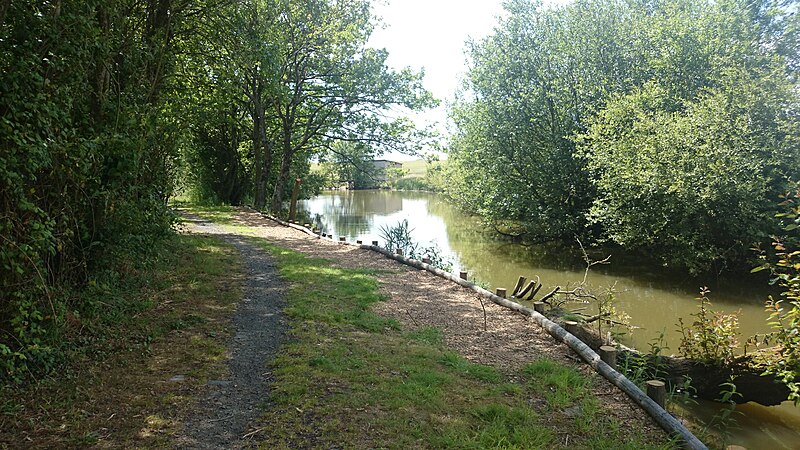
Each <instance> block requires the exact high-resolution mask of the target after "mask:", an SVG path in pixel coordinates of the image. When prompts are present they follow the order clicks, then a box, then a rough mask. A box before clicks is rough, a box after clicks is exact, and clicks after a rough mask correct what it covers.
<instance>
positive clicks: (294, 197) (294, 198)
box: [289, 178, 303, 222]
mask: <svg viewBox="0 0 800 450" xmlns="http://www.w3.org/2000/svg"><path fill="white" fill-rule="evenodd" d="M302 183H303V180H301V179H300V178H297V179H295V180H294V189H292V202H291V203H290V204H289V221H290V222H291V221H293V220H294V216H295V214H296V213H297V196H298V195H299V194H300V185H301V184H302Z"/></svg>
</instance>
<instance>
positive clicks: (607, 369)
mask: <svg viewBox="0 0 800 450" xmlns="http://www.w3.org/2000/svg"><path fill="white" fill-rule="evenodd" d="M250 209H252V208H250ZM253 211H255V210H253ZM256 212H258V211H256ZM260 214H261V215H263V216H264V217H266V218H268V219H270V220H272V221H275V222H277V223H278V224H280V225H283V226H287V227H290V228H294V229H296V230H298V231H301V232H304V233H306V234H309V235H311V236H315V237H316V238H317V239H319V238H320V236H319V235H317V234H316V233H314V232H313V231H311V230H309V229H308V228H305V227H303V226H300V225H295V224H292V223H288V222H284V221H282V220H280V219H278V218H276V217H273V216H271V215H269V214H267V213H263V212H261V213H260ZM340 244H344V245H350V246H354V247H358V248H360V249H363V250H371V251H374V252H377V253H380V254H382V255H383V256H385V257H387V258H390V259H393V260H395V261H397V262H400V263H402V264H405V265H408V266H411V267H414V268H416V269H420V270H426V271H428V272H430V273H432V274H434V275H437V276H438V277H440V278H444V279H446V280H449V281H452V282H454V283H457V284H459V285H461V286H463V287H465V288H468V289H471V290H472V291H474V292H475V293H476V294H478V295H480V296H481V297H482V298H484V299H487V300H490V301H492V302H493V303H495V304H497V305H500V306H504V307H506V308H508V309H511V310H512V311H516V312H518V313H520V314H522V315H525V316H528V317H530V318H531V319H533V321H534V322H536V323H537V324H538V325H539V326H541V327H542V328H544V329H545V330H546V331H547V332H548V333H549V334H550V335H551V336H553V337H554V338H556V339H558V340H559V341H561V342H563V343H565V344H567V346H568V347H569V348H571V349H572V350H573V351H575V353H577V354H578V356H580V357H581V359H583V360H584V361H585V362H586V363H587V364H589V366H591V367H592V368H593V369H594V370H595V371H596V372H597V373H599V374H600V375H602V376H603V378H605V379H607V380H608V381H609V382H611V384H613V385H614V386H616V387H617V388H619V389H620V390H621V391H622V392H624V393H625V394H627V395H628V397H630V398H631V399H632V400H633V401H634V402H635V403H636V404H637V405H638V406H639V407H640V408H642V409H644V410H645V412H647V414H649V415H650V417H652V418H653V420H655V421H656V423H657V424H658V425H659V426H660V427H661V428H663V429H664V430H665V431H666V432H667V433H669V434H671V435H673V436H678V437H680V439H681V440H683V441H684V443H685V446H686V448H689V449H692V450H708V447H706V445H705V444H703V442H702V441H700V439H698V438H697V437H696V436H695V435H694V434H692V432H691V431H689V429H688V428H686V427H685V426H684V425H683V424H682V423H681V422H680V421H679V420H678V419H676V418H675V417H673V416H672V415H671V414H670V413H669V412H667V411H666V410H665V409H664V408H662V407H661V406H659V405H658V403H656V402H655V401H653V399H651V398H650V397H648V396H647V395H646V394H645V393H644V392H642V390H641V389H639V387H638V386H637V385H636V384H634V383H633V382H632V381H631V380H629V379H628V378H626V377H625V375H623V374H621V373H620V372H617V371H616V370H615V369H614V368H612V367H611V366H609V365H608V364H606V363H605V362H604V361H603V360H602V359H601V358H600V355H598V354H597V353H596V352H595V351H594V350H592V348H591V347H589V346H588V345H586V344H585V343H584V342H583V341H581V340H580V339H578V338H577V337H575V336H574V335H572V334H570V333H569V332H567V330H565V329H564V328H562V327H561V326H560V325H558V324H557V323H555V322H553V321H552V320H550V319H548V318H547V317H545V316H544V315H542V314H540V313H538V312H536V311H534V310H533V309H531V308H528V307H525V306H523V305H521V304H519V303H517V302H514V301H511V300H508V299H505V298H502V297H499V296H497V295H495V294H493V293H491V292H489V291H487V290H486V289H483V288H482V287H480V286H478V285H476V284H475V283H472V282H469V281H467V280H464V279H462V278H459V277H458V276H455V275H454V274H451V273H449V272H445V271H443V270H441V269H439V268H438V267H434V266H432V265H430V264H425V263H423V262H421V261H417V260H415V259H411V258H407V257H405V256H400V255H396V254H394V253H392V252H390V251H388V250H385V249H383V248H380V247H378V246H375V245H367V244H354V243H350V242H343V243H340Z"/></svg>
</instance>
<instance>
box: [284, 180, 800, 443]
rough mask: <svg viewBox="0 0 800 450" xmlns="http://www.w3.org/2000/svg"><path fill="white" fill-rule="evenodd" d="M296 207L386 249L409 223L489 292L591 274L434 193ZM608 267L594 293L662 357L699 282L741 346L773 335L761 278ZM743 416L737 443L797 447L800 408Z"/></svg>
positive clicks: (322, 200) (593, 280) (338, 196)
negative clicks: (730, 319)
mask: <svg viewBox="0 0 800 450" xmlns="http://www.w3.org/2000/svg"><path fill="white" fill-rule="evenodd" d="M299 209H300V210H301V211H303V212H305V213H306V214H308V215H309V216H311V217H314V216H318V217H319V220H320V221H321V222H322V224H323V226H324V227H325V230H326V232H327V233H331V234H333V235H335V236H337V237H338V236H347V237H348V240H356V239H361V240H363V241H364V242H371V241H374V240H377V241H379V242H380V243H381V244H383V242H382V239H381V238H380V231H379V230H380V228H381V227H382V226H393V225H396V224H397V223H398V222H400V221H401V220H403V219H408V221H409V225H410V228H412V229H413V231H412V236H413V237H414V239H415V240H416V241H417V242H420V243H422V244H423V245H425V246H427V244H428V243H430V242H435V243H436V244H437V245H438V246H439V247H440V248H441V249H442V251H443V253H444V254H445V255H447V256H449V257H450V258H451V260H452V261H453V263H454V268H453V270H454V271H455V272H457V271H459V270H466V271H468V272H469V276H470V279H477V280H480V281H482V282H485V283H487V284H488V285H489V286H491V288H492V289H493V288H496V287H505V288H507V289H508V290H509V292H510V291H511V290H512V289H513V287H514V284H515V283H516V281H517V278H518V277H519V276H520V275H523V276H526V277H528V278H529V279H530V278H532V277H535V276H539V277H540V278H541V281H542V283H543V284H544V287H543V288H542V291H546V290H549V289H552V288H553V287H555V286H561V287H562V288H565V287H569V286H574V285H576V284H577V283H578V282H580V281H581V280H582V279H583V277H584V271H585V265H584V263H583V260H582V258H581V256H580V253H579V252H578V249H577V248H575V249H572V250H570V249H567V250H564V249H560V250H559V249H547V248H544V247H525V246H522V245H519V244H511V243H508V242H505V241H502V240H498V239H496V238H495V237H494V235H493V233H491V232H489V231H487V230H486V229H484V227H483V226H482V225H481V223H480V220H479V219H477V218H474V217H470V216H466V215H464V214H462V213H460V212H459V211H458V210H456V209H455V208H454V207H453V206H452V205H450V204H449V203H448V202H447V201H446V199H445V198H444V197H441V196H439V195H436V194H429V193H419V192H394V191H333V192H326V193H323V194H322V195H320V196H318V197H315V198H313V199H311V200H305V201H302V202H301V204H300V207H299ZM576 247H577V244H576ZM603 256H605V255H603ZM611 261H612V264H610V265H604V266H594V267H593V268H592V270H591V271H590V272H589V275H588V277H587V283H588V285H589V286H591V287H592V288H594V289H595V290H602V289H605V288H607V287H611V286H613V288H614V290H615V292H616V303H615V305H616V308H617V309H618V310H620V311H624V312H625V313H626V314H627V315H629V316H630V322H631V324H633V325H635V326H636V327H638V328H637V329H635V330H634V331H632V332H631V333H630V335H629V336H627V337H626V338H625V339H624V340H625V342H626V343H627V344H629V345H633V346H635V347H637V348H640V349H643V350H647V349H648V348H649V343H651V342H654V341H655V340H656V339H657V338H658V337H659V336H660V335H662V334H663V339H662V342H661V344H660V345H661V346H662V347H665V348H666V349H665V350H664V352H665V353H667V354H669V353H676V352H677V348H678V342H679V336H680V335H679V333H678V332H677V328H678V326H677V323H678V319H679V318H681V317H682V318H683V320H684V322H689V323H690V322H691V321H692V320H693V318H692V317H691V316H690V314H692V313H694V312H696V311H697V300H696V299H695V298H696V297H697V292H698V290H699V287H700V283H701V282H702V283H704V284H707V285H711V289H712V292H711V294H710V298H711V301H712V303H713V306H712V307H713V308H714V309H715V310H718V311H724V312H730V313H738V314H739V324H740V326H741V330H742V335H743V337H742V338H741V339H740V341H743V340H745V339H747V337H749V336H751V335H753V334H755V333H764V332H766V331H768V328H767V326H766V321H765V318H766V314H765V313H764V307H763V301H764V299H765V298H766V296H767V291H766V286H764V283H763V280H759V279H756V278H755V277H754V278H753V279H749V278H746V279H738V280H735V281H728V282H719V283H718V282H717V280H710V281H705V280H702V281H697V280H692V279H690V278H689V277H675V276H674V275H668V274H666V273H665V271H659V270H653V269H647V268H646V266H637V265H636V262H635V261H633V262H630V261H623V258H621V256H620V255H612V257H611ZM717 284H718V285H717ZM762 286H764V288H763V289H762ZM572 306H573V307H574V308H580V307H583V306H582V305H572ZM718 410H719V406H718V405H716V404H714V403H703V404H701V405H698V406H697V407H693V408H692V411H693V414H695V415H696V416H697V417H700V418H702V419H704V420H707V419H709V418H711V417H713V416H714V414H715V413H716V412H717V411H718ZM737 411H738V412H741V413H742V414H741V415H739V414H737V416H740V417H739V419H738V422H739V426H740V427H741V428H740V429H738V430H730V432H731V433H732V435H731V443H736V444H738V445H743V446H745V447H747V448H749V449H761V448H771V449H800V408H795V407H794V406H793V405H791V404H789V403H785V404H783V405H780V406H775V407H763V406H760V405H756V404H745V405H740V406H739V407H738V408H737Z"/></svg>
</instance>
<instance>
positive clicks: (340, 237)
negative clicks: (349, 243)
mask: <svg viewBox="0 0 800 450" xmlns="http://www.w3.org/2000/svg"><path fill="white" fill-rule="evenodd" d="M346 240H347V237H345V236H339V242H344V241H346Z"/></svg>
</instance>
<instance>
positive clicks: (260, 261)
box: [178, 217, 287, 449]
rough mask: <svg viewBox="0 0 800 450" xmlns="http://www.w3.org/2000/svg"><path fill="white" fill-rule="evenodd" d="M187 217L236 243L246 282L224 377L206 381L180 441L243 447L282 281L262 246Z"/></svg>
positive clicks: (263, 384) (276, 343)
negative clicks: (201, 395) (227, 371)
mask: <svg viewBox="0 0 800 450" xmlns="http://www.w3.org/2000/svg"><path fill="white" fill-rule="evenodd" d="M188 221H189V222H188V227H187V228H188V231H189V232H192V233H202V234H214V235H218V236H219V237H221V238H222V239H224V240H225V241H226V242H228V243H230V244H232V245H233V246H234V247H236V249H237V250H238V251H239V252H240V253H241V255H242V259H243V261H244V264H245V270H246V273H245V277H246V282H245V285H244V289H243V300H242V303H241V304H240V305H239V306H238V307H237V309H236V313H235V315H234V317H233V322H232V324H231V326H232V327H233V333H232V334H233V339H232V342H231V343H230V346H229V348H230V355H229V359H228V368H229V376H228V379H225V380H210V381H209V382H208V385H207V392H206V393H205V395H204V396H203V398H201V400H200V402H199V405H198V406H197V408H196V410H195V412H194V414H193V415H191V416H189V417H188V418H187V419H186V422H185V425H184V432H183V435H182V436H181V437H180V438H179V439H178V441H179V445H180V447H181V448H195V449H220V448H228V449H230V448H243V447H248V446H249V445H250V444H251V443H252V442H250V439H249V435H248V432H249V431H250V429H249V427H250V425H251V424H253V423H254V422H255V420H256V419H257V418H258V415H259V411H260V409H259V405H260V404H262V403H263V402H264V401H268V394H269V383H270V373H269V371H268V365H269V364H270V363H271V362H272V360H273V359H274V358H275V355H276V353H277V351H278V349H279V348H280V346H281V343H282V342H283V339H284V336H285V331H286V320H285V317H284V314H283V309H284V307H285V301H284V298H283V296H282V292H285V290H286V288H287V285H286V282H284V281H283V280H282V279H281V278H280V277H279V276H278V271H277V268H276V267H275V264H274V262H273V260H272V258H271V257H270V255H269V254H267V253H266V252H264V251H261V250H260V249H258V248H256V247H254V246H253V245H252V244H249V243H247V242H246V241H245V240H243V239H242V238H241V237H240V236H236V235H232V234H227V233H226V232H225V231H223V230H222V229H220V228H219V227H217V226H214V225H212V224H211V223H209V222H206V221H203V220H202V219H199V218H196V217H189V218H188ZM265 393H266V396H265Z"/></svg>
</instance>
